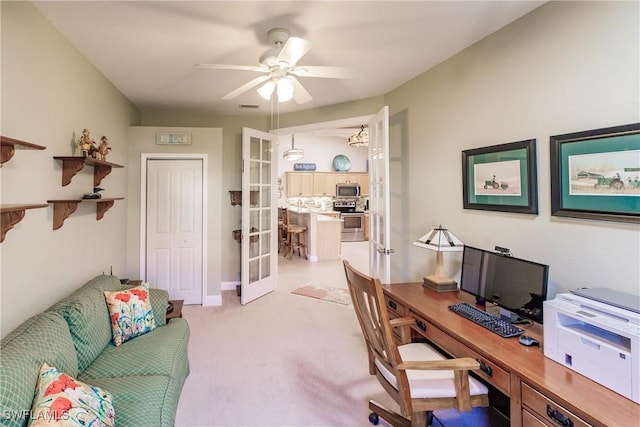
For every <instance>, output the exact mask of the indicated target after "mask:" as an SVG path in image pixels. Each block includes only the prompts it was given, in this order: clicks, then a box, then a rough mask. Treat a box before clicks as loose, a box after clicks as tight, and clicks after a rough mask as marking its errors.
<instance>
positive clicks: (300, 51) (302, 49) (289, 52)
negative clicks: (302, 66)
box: [277, 37, 311, 67]
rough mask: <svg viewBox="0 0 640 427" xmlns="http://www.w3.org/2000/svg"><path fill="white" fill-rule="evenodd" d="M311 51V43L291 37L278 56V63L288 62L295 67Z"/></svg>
mask: <svg viewBox="0 0 640 427" xmlns="http://www.w3.org/2000/svg"><path fill="white" fill-rule="evenodd" d="M309 49H311V43H310V42H308V41H306V40H305V39H301V38H300V37H289V38H288V39H287V41H286V42H285V44H284V46H282V50H281V51H280V53H279V54H278V59H277V62H278V63H280V62H286V63H287V64H288V65H289V67H293V66H294V65H296V64H297V63H298V61H299V60H300V58H302V57H303V56H304V55H305V54H306V53H307V52H309Z"/></svg>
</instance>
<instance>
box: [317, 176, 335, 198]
mask: <svg viewBox="0 0 640 427" xmlns="http://www.w3.org/2000/svg"><path fill="white" fill-rule="evenodd" d="M336 182H337V181H336V174H335V173H332V172H314V173H313V195H314V196H318V197H322V196H324V197H335V196H336Z"/></svg>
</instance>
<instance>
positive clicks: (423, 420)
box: [411, 411, 433, 427]
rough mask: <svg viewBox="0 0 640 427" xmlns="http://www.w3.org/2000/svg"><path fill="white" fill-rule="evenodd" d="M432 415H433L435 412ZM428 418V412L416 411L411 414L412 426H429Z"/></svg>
mask: <svg viewBox="0 0 640 427" xmlns="http://www.w3.org/2000/svg"><path fill="white" fill-rule="evenodd" d="M429 412H431V411H429ZM431 415H432V417H433V412H431ZM428 418H429V417H428V416H427V412H424V411H423V412H414V413H413V414H411V427H429V425H430V424H429V422H428Z"/></svg>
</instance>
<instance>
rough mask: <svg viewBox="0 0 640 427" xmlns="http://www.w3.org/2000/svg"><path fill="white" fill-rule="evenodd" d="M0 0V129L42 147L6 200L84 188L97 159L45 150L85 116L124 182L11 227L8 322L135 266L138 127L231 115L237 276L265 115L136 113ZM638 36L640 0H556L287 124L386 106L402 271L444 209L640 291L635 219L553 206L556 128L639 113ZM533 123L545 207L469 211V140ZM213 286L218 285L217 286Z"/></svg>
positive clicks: (13, 176) (11, 183)
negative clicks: (72, 159)
mask: <svg viewBox="0 0 640 427" xmlns="http://www.w3.org/2000/svg"><path fill="white" fill-rule="evenodd" d="M0 4H1V7H2V28H1V31H2V52H1V53H2V134H3V135H7V136H11V137H14V138H18V139H24V140H27V141H31V142H34V143H38V144H41V145H46V146H47V150H45V151H20V152H18V153H17V154H16V156H15V158H14V159H12V160H11V161H10V162H9V163H7V164H5V166H4V167H3V168H2V169H1V177H2V184H1V185H2V202H3V203H15V202H44V201H46V200H47V199H50V198H62V197H78V196H80V195H81V194H82V193H84V192H87V191H89V190H90V188H91V178H92V171H91V170H90V169H86V170H83V171H82V172H80V173H79V174H78V175H77V176H76V177H75V178H74V180H73V182H72V184H71V185H69V186H67V187H61V186H60V184H59V183H60V173H61V172H60V165H59V163H58V162H57V161H54V160H53V159H52V157H53V156H54V155H65V154H71V145H72V142H73V141H74V140H75V138H76V137H77V136H78V134H79V133H80V132H81V131H82V128H84V127H87V128H89V129H90V130H91V131H92V132H93V136H94V137H95V138H99V137H100V136H101V135H103V134H104V135H107V136H108V137H109V141H110V142H111V144H112V145H113V151H112V153H111V155H110V156H109V160H110V161H112V162H115V163H120V164H123V165H125V166H126V167H125V168H124V169H116V170H114V171H113V172H112V173H111V175H109V176H108V177H107V178H105V180H104V183H103V187H105V188H107V191H106V192H105V195H111V196H121V195H124V194H126V195H127V199H126V200H123V201H121V202H117V203H116V205H115V206H114V207H113V208H111V210H109V212H107V213H106V215H105V218H104V219H103V220H101V221H99V222H98V221H96V220H95V213H94V211H93V210H92V209H91V208H90V207H88V206H80V207H79V208H78V211H77V212H76V213H74V214H73V215H72V216H71V217H70V218H68V219H67V220H66V222H65V225H64V226H63V228H61V229H60V230H56V231H52V229H51V227H52V209H51V207H48V208H46V209H40V210H35V211H30V212H27V214H26V217H25V219H24V220H23V221H22V222H21V223H20V224H18V225H17V226H16V227H15V229H14V230H11V231H9V233H8V235H7V238H6V240H5V241H4V242H3V243H2V245H0V251H1V257H2V273H1V279H2V292H1V307H2V313H1V319H2V325H1V331H2V335H5V334H6V333H7V332H8V331H9V330H11V329H12V328H13V327H15V326H16V325H17V324H18V323H20V322H21V321H22V320H24V319H26V318H27V317H29V316H31V315H32V314H35V313H36V312H38V311H40V310H42V309H44V308H46V307H47V306H49V305H50V304H51V303H53V302H54V301H56V300H57V299H59V298H60V297H62V296H64V295H66V294H68V293H70V292H71V291H72V290H73V289H75V288H77V287H78V286H79V285H80V284H81V283H82V282H84V281H85V280H87V279H89V278H91V277H92V276H94V275H95V274H100V273H101V272H102V271H105V272H108V271H109V268H110V266H113V271H114V274H117V275H121V276H124V275H128V274H133V273H134V272H135V271H134V270H135V266H130V265H129V264H127V262H126V259H127V258H128V257H130V256H132V252H136V250H135V248H134V249H132V247H133V246H132V245H131V244H130V243H129V244H128V243H127V236H129V234H127V233H128V232H129V231H128V230H127V218H130V219H131V218H134V217H135V216H136V215H137V209H136V208H134V207H133V206H132V205H131V203H130V201H129V200H128V197H129V194H130V188H131V186H130V185H128V184H127V182H128V179H131V180H134V179H138V180H139V176H138V177H135V176H134V174H133V171H132V164H133V163H135V162H136V161H135V160H132V159H130V158H129V154H128V148H127V138H128V132H129V126H178V127H206V128H220V129H222V147H221V153H222V154H221V159H220V164H221V171H220V174H221V175H220V179H221V183H222V185H221V188H222V190H221V191H220V193H219V200H218V201H216V200H209V202H210V203H209V214H210V215H215V214H216V213H219V214H220V221H221V225H220V236H221V238H220V241H221V248H220V252H221V255H220V271H221V281H222V282H223V285H224V282H225V281H228V282H234V281H237V280H239V265H240V262H239V255H240V254H239V252H240V251H239V248H238V247H237V243H236V242H235V241H234V240H233V239H232V237H231V233H230V232H229V230H232V229H235V228H239V226H240V209H239V208H238V207H232V206H231V205H230V203H229V199H228V193H227V190H229V189H238V188H240V184H241V174H240V170H241V130H242V127H243V126H247V127H251V128H254V129H259V130H268V123H269V120H268V117H267V116H248V117H215V116H210V115H203V114H191V113H189V112H185V111H168V110H158V111H143V112H142V113H139V112H138V111H137V110H136V109H135V108H133V107H132V106H131V104H130V103H129V102H127V100H126V99H125V98H124V97H123V96H122V95H121V94H120V93H119V92H118V91H117V90H116V89H115V88H114V87H113V86H112V85H111V84H110V83H109V82H108V81H107V80H106V79H105V78H104V77H103V76H102V75H101V74H100V72H99V70H97V69H95V68H94V67H93V66H92V65H91V64H89V63H88V62H87V61H86V59H85V58H84V57H82V55H80V54H79V53H78V52H77V51H76V50H75V49H74V48H73V46H71V45H70V44H69V43H68V42H67V41H66V40H65V39H64V38H62V37H61V36H60V34H59V33H58V32H57V31H56V30H55V29H53V27H52V26H51V25H50V24H49V23H48V22H47V21H46V19H44V18H43V17H42V15H40V14H39V12H37V11H36V10H35V9H34V8H33V6H32V5H31V4H29V3H26V2H1V3H0ZM639 40H640V37H639V23H638V3H637V2H550V3H548V4H546V5H544V6H542V7H541V8H539V9H537V10H535V11H534V12H533V13H531V14H529V15H527V16H525V17H523V18H522V19H520V20H519V21H517V22H515V23H513V24H512V25H510V26H508V27H506V28H505V29H503V30H501V31H499V32H497V33H495V34H493V35H491V36H489V37H487V38H486V39H485V40H483V41H481V42H480V43H478V44H476V45H474V46H472V47H470V48H468V49H466V50H465V51H463V52H461V53H460V54H459V55H456V56H455V57H453V58H451V59H450V60H448V61H446V62H445V63H443V64H441V65H440V66H437V67H435V68H434V69H432V70H429V71H427V72H425V73H424V74H423V75H421V76H419V77H418V78H416V79H414V80H412V81H411V82H408V83H407V84H405V85H403V86H401V87H399V88H397V89H395V90H393V91H392V92H391V93H389V94H387V95H385V96H380V97H373V98H369V99H366V100H361V101H356V102H353V103H346V104H339V105H335V106H327V107H323V108H318V109H314V110H308V111H303V112H299V113H295V114H290V115H284V116H283V117H281V121H280V123H281V126H282V127H288V126H294V125H303V124H309V123H315V122H323V121H328V120H335V119H343V118H347V117H356V116H361V115H367V114H373V113H375V112H376V111H378V110H379V109H380V107H381V106H382V105H384V104H387V105H389V106H390V109H391V122H392V125H391V141H392V147H391V162H392V165H393V167H392V182H391V192H392V201H394V204H393V206H394V211H393V216H392V220H393V224H392V229H393V233H394V241H393V244H392V247H394V249H395V250H396V255H394V257H393V267H394V273H393V274H394V278H396V279H400V278H403V277H407V278H410V279H416V278H419V277H421V276H422V275H424V274H425V273H430V272H431V271H432V270H433V264H434V260H433V259H434V257H433V254H431V253H425V252H426V251H424V250H421V249H419V248H415V247H412V246H411V245H410V243H411V242H412V241H413V240H414V239H415V238H416V237H417V236H420V235H421V234H422V233H423V232H424V230H425V229H427V228H429V227H432V226H434V225H437V224H440V223H442V224H443V225H445V226H447V227H449V228H451V229H452V230H454V231H455V232H456V234H457V235H459V237H460V238H462V240H463V241H465V242H467V243H469V244H473V245H476V246H481V247H485V248H489V249H491V248H492V247H493V246H494V245H496V244H498V245H501V246H506V247H509V248H511V250H512V251H513V252H514V253H515V254H516V255H517V256H521V257H524V258H530V259H533V260H536V261H540V262H546V263H549V264H550V266H551V281H552V288H554V289H555V290H568V289H572V288H575V287H578V286H587V287H596V286H604V287H611V288H614V289H618V290H620V291H624V292H632V293H635V294H638V283H639V282H640V271H639V269H638V264H637V260H638V258H639V257H640V233H639V230H638V226H636V225H629V224H622V223H614V222H603V221H586V220H575V219H566V218H565V219H562V218H556V217H551V215H550V213H551V212H550V192H549V186H550V183H549V147H548V145H549V142H548V141H549V136H550V135H554V134H560V133H566V132H573V131H579V130H587V129H595V128H599V127H605V126H613V125H617V124H625V123H631V122H637V121H638V117H639V116H640V107H639V105H638V98H639V97H638V95H639V94H640V89H639V79H638V75H639V74H640V70H639V68H638V67H639V63H640V61H639V57H638V52H639V51H640V46H639ZM525 138H537V140H538V177H539V204H540V213H539V215H537V216H532V215H516V214H509V213H499V212H483V211H473V210H464V209H463V208H462V200H461V198H462V196H461V187H462V178H461V167H460V152H461V151H462V150H464V149H468V148H474V147H482V146H487V145H493V144H498V143H505V142H511V141H517V140H521V139H525ZM212 160H213V159H212V158H211V157H210V158H209V161H210V165H211V162H212ZM137 162H138V164H139V160H137ZM210 167H211V166H210ZM131 197H133V196H131ZM130 205H131V206H130ZM133 234H135V232H134V233H133ZM446 258H447V259H446V263H447V265H446V270H447V271H446V272H447V273H448V274H450V275H452V276H454V277H455V276H457V275H459V255H452V256H450V257H446ZM208 291H209V293H210V294H215V292H216V291H217V289H216V286H215V285H211V286H210V287H209V290H208Z"/></svg>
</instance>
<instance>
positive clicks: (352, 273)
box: [343, 261, 412, 413]
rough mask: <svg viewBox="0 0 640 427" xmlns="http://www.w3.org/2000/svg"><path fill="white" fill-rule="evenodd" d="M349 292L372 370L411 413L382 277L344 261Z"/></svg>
mask: <svg viewBox="0 0 640 427" xmlns="http://www.w3.org/2000/svg"><path fill="white" fill-rule="evenodd" d="M343 264H344V271H345V274H346V277H347V285H348V286H349V293H350V294H351V300H352V302H353V307H354V309H355V312H356V316H357V318H358V321H359V322H360V327H361V328H362V333H363V334H364V338H365V341H366V343H367V350H368V352H369V373H370V374H372V375H376V377H378V379H379V380H380V382H381V383H382V385H383V386H384V388H385V389H386V390H387V392H388V393H389V394H390V395H391V396H392V397H393V398H394V400H396V402H398V404H400V406H401V407H402V409H403V412H405V413H411V412H412V410H411V397H410V395H411V394H410V390H409V381H408V379H407V374H406V372H405V371H404V370H399V369H397V366H398V364H399V363H400V362H401V358H400V353H399V352H398V347H397V344H396V341H395V338H394V334H393V330H392V328H391V323H390V320H389V314H388V312H387V307H386V305H385V303H384V301H385V300H384V294H383V292H382V285H381V283H380V280H378V279H376V278H372V277H369V276H367V275H364V274H362V273H361V272H359V271H358V270H356V269H354V268H353V267H352V266H351V264H350V263H349V262H348V261H343ZM377 364H382V365H383V366H384V367H385V368H386V369H387V371H389V372H392V373H393V374H394V375H395V380H396V385H397V389H396V388H395V387H393V386H392V385H391V384H390V383H389V382H388V381H387V380H386V379H385V378H384V376H383V375H382V374H381V373H380V372H379V366H378V365H377Z"/></svg>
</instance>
